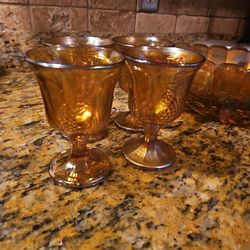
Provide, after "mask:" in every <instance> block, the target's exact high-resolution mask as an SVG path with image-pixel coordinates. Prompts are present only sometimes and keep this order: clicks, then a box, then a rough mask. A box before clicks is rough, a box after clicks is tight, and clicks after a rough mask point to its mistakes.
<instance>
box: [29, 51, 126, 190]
mask: <svg viewBox="0 0 250 250" xmlns="http://www.w3.org/2000/svg"><path fill="white" fill-rule="evenodd" d="M26 61H27V62H29V63H30V64H31V65H32V69H33V71H34V73H35V75H36V78H37V81H38V83H39V86H40V89H41V93H42V97H43V101H44V106H45V111H46V115H47V119H48V121H49V123H50V125H51V126H52V127H54V128H55V129H57V130H59V131H60V132H62V133H63V134H64V135H66V136H67V137H68V138H69V140H70V141H71V142H72V145H73V148H72V150H70V151H66V152H62V153H60V154H58V155H57V156H56V157H55V158H53V159H52V161H51V162H50V168H49V173H50V175H51V176H52V178H53V179H54V180H56V181H57V182H58V183H61V184H64V185H67V186H69V187H76V188H78V187H88V186H93V185H96V184H97V183H99V182H101V181H103V180H104V178H105V177H106V176H107V175H108V173H109V171H110V162H109V160H108V158H107V156H106V155H105V154H104V153H103V152H101V151H99V150H97V149H88V148H87V146H86V144H87V141H88V138H89V137H90V136H91V135H95V134H98V133H100V131H103V130H105V129H106V127H107V124H108V121H109V118H110V112H111V105H112V100H113V91H114V87H115V84H116V82H117V79H118V75H119V71H120V66H121V64H122V62H123V61H124V58H123V56H122V55H121V54H120V53H118V52H116V51H114V50H111V49H105V48H97V47H95V48H94V47H84V48H66V47H65V48H63V47H41V48H35V49H32V50H30V51H28V52H27V53H26Z"/></svg>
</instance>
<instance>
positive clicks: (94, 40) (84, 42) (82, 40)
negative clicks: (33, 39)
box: [44, 36, 115, 48]
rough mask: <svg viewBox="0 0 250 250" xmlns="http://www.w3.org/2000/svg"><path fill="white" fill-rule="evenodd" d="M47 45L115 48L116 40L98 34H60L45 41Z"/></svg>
mask: <svg viewBox="0 0 250 250" xmlns="http://www.w3.org/2000/svg"><path fill="white" fill-rule="evenodd" d="M44 45H46V46H66V47H81V46H84V47H85V46H96V47H104V48H113V47H114V45H115V42H114V41H112V40H110V39H107V38H101V37H97V36H83V37H74V36H58V37H51V38H49V39H47V40H45V41H44Z"/></svg>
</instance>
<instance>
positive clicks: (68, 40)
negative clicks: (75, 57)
mask: <svg viewBox="0 0 250 250" xmlns="http://www.w3.org/2000/svg"><path fill="white" fill-rule="evenodd" d="M44 45H46V46H63V47H89V46H90V47H93V46H95V47H104V48H115V42H114V41H112V40H110V39H107V38H101V37H97V36H81V37H80V36H56V37H51V38H48V39H47V40H45V41H44ZM107 135H108V130H107V128H105V129H104V130H102V131H99V132H98V133H97V134H92V135H90V136H89V141H90V142H95V141H99V140H101V139H104V138H105V137H107Z"/></svg>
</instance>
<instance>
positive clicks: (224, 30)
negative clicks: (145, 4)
mask: <svg viewBox="0 0 250 250" xmlns="http://www.w3.org/2000/svg"><path fill="white" fill-rule="evenodd" d="M249 17H250V1H245V0H160V5H159V11H158V12H157V13H142V12H139V11H138V2H137V1H136V0H57V1H56V0H0V47H1V53H0V63H1V64H2V65H4V66H5V67H6V68H14V69H16V68H19V69H22V67H20V66H21V65H22V63H21V62H20V61H21V59H22V57H23V51H25V50H27V49H29V48H31V47H34V46H37V44H40V43H41V41H42V40H43V39H45V38H47V37H49V36H54V35H62V34H80V35H85V34H91V35H98V36H105V37H112V36H115V35H120V34H154V35H158V36H167V37H168V38H169V39H171V40H173V41H175V42H178V41H180V42H191V41H194V40H197V39H202V38H205V39H206V38H219V39H227V40H231V39H239V38H240V37H241V36H242V35H243V34H244V33H246V31H247V30H248V28H249V27H248V25H249Z"/></svg>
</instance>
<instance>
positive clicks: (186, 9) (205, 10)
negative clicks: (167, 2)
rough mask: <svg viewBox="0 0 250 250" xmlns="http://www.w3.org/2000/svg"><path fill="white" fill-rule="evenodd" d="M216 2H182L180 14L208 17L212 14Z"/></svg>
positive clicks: (204, 0)
mask: <svg viewBox="0 0 250 250" xmlns="http://www.w3.org/2000/svg"><path fill="white" fill-rule="evenodd" d="M213 2H214V0H182V1H181V4H180V6H179V8H178V13H179V14H187V15H199V16H207V15H208V14H210V12H211V10H212V7H213Z"/></svg>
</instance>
